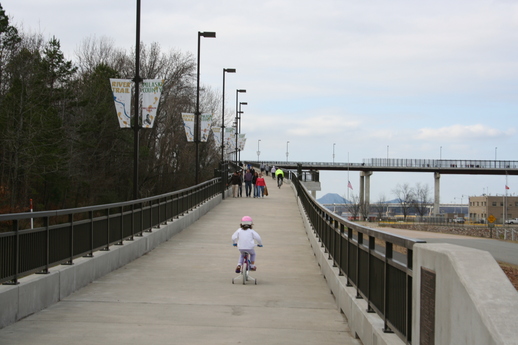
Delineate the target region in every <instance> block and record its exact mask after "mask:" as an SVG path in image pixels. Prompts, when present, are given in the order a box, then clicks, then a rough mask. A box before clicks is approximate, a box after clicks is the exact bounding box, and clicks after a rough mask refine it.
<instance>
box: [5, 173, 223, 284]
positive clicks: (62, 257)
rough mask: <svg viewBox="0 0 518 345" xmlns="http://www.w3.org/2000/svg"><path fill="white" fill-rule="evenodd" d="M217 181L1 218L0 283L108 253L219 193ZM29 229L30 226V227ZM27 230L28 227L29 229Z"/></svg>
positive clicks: (12, 281) (219, 186) (14, 282)
mask: <svg viewBox="0 0 518 345" xmlns="http://www.w3.org/2000/svg"><path fill="white" fill-rule="evenodd" d="M221 192H222V189H221V178H214V179H212V180H210V181H207V182H204V183H201V184H198V185H196V186H193V187H190V188H186V189H182V190H180V191H176V192H172V193H167V194H162V195H158V196H154V197H149V198H144V199H139V200H133V201H127V202H120V203H113V204H107V205H98V206H90V207H81V208H74V209H66V210H55V211H43V212H25V213H15V214H5V215H0V225H1V226H3V227H4V228H5V227H6V226H9V227H10V228H11V231H7V232H0V283H4V284H17V283H18V279H20V278H21V277H23V276H27V275H29V274H32V273H44V274H45V273H48V272H49V269H50V268H51V267H53V266H56V265H60V264H69V265H70V264H72V263H73V260H74V259H76V258H78V257H81V256H86V257H92V256H93V254H94V252H95V251H97V250H109V248H110V246H111V245H121V244H122V243H123V241H125V240H133V238H134V236H142V234H143V232H146V231H147V232H151V231H152V229H153V228H156V227H160V225H161V224H164V223H166V222H167V221H171V220H173V219H174V218H178V217H179V216H181V215H183V214H185V213H186V212H188V211H189V210H191V209H193V208H195V207H196V206H197V205H200V204H202V203H204V202H206V201H207V200H209V199H211V198H213V197H214V196H216V195H218V194H220V193H221ZM31 223H33V224H34V227H32V226H31ZM31 227H32V228H31Z"/></svg>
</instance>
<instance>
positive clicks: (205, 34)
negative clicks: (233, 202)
mask: <svg viewBox="0 0 518 345" xmlns="http://www.w3.org/2000/svg"><path fill="white" fill-rule="evenodd" d="M201 37H207V38H215V37H216V33H215V32H210V31H208V32H200V31H198V66H197V71H196V112H195V113H194V128H195V132H194V142H195V143H196V159H195V162H196V169H194V174H195V175H196V177H195V179H194V180H195V184H198V175H199V173H198V170H199V165H200V164H199V154H198V153H199V152H198V145H199V143H200V41H201Z"/></svg>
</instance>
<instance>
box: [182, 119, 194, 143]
mask: <svg viewBox="0 0 518 345" xmlns="http://www.w3.org/2000/svg"><path fill="white" fill-rule="evenodd" d="M182 119H183V126H184V128H185V135H186V136H187V142H189V143H192V142H193V141H194V114H192V113H182Z"/></svg>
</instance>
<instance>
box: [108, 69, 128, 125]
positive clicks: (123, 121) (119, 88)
mask: <svg viewBox="0 0 518 345" xmlns="http://www.w3.org/2000/svg"><path fill="white" fill-rule="evenodd" d="M110 84H111V88H112V93H113V101H114V102H115V110H116V111H117V118H118V119H119V126H120V127H121V128H130V127H131V88H132V85H133V84H132V81H131V79H112V78H110Z"/></svg>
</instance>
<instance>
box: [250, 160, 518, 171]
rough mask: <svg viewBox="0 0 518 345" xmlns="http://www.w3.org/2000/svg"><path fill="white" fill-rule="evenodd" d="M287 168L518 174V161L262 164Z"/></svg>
mask: <svg viewBox="0 0 518 345" xmlns="http://www.w3.org/2000/svg"><path fill="white" fill-rule="evenodd" d="M251 163H257V164H260V163H268V164H270V165H275V166H278V167H282V168H286V169H297V168H300V169H303V170H339V171H347V170H351V171H371V172H374V171H378V172H431V173H440V174H458V175H464V174H467V175H518V161H501V160H500V161H499V160H460V159H411V158H408V159H407V158H389V159H387V158H368V159H364V160H363V163H336V162H335V163H329V162H287V161H284V162H283V161H264V162H257V161H255V162H251Z"/></svg>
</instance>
